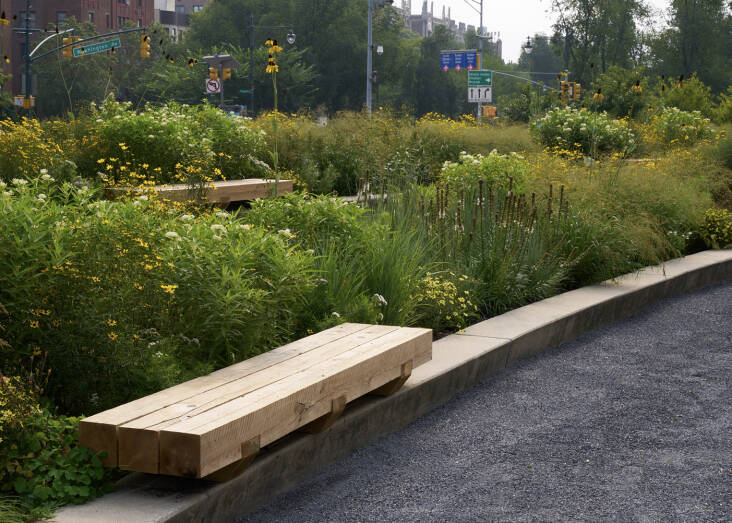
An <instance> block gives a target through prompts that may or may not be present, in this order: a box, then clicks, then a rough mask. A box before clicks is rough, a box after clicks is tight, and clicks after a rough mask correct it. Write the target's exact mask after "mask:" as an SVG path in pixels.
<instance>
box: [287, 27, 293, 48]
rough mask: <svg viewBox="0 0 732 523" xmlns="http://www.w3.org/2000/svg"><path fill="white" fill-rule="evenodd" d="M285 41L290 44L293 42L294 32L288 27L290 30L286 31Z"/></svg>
mask: <svg viewBox="0 0 732 523" xmlns="http://www.w3.org/2000/svg"><path fill="white" fill-rule="evenodd" d="M287 43H288V44H290V45H292V44H294V43H295V33H294V32H293V31H292V29H290V32H289V33H287Z"/></svg>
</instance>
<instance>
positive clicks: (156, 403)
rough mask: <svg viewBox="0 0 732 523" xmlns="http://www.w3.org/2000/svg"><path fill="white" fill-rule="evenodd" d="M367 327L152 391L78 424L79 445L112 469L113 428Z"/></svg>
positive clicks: (350, 327)
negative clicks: (98, 453) (98, 455)
mask: <svg viewBox="0 0 732 523" xmlns="http://www.w3.org/2000/svg"><path fill="white" fill-rule="evenodd" d="M368 327H369V325H366V324H360V323H343V324H341V325H338V326H337V327H333V328H331V329H327V330H325V331H322V332H319V333H317V334H313V335H312V336H308V337H306V338H302V339H300V340H297V341H295V342H292V343H289V344H287V345H284V346H282V347H279V348H277V349H274V350H271V351H269V352H266V353H264V354H260V355H259V356H257V357H256V358H252V359H248V360H245V361H242V362H240V363H237V364H235V365H231V366H230V367H226V368H224V369H220V370H218V371H215V372H212V373H211V374H208V375H207V376H202V377H200V378H196V379H193V380H191V381H187V382H185V383H181V384H180V385H176V386H174V387H170V388H168V389H165V390H162V391H160V392H156V393H155V394H151V395H149V396H145V397H144V398H140V399H137V400H135V401H131V402H129V403H125V404H124V405H120V406H119V407H115V408H113V409H110V410H106V411H104V412H100V413H99V414H95V415H93V416H89V417H87V418H85V419H83V420H81V422H80V423H79V439H80V442H81V444H82V445H83V446H85V447H87V448H90V449H92V450H94V451H104V452H106V453H107V457H106V458H105V459H104V460H103V462H104V464H105V465H107V466H110V467H116V466H118V464H119V457H118V452H117V428H118V427H119V426H120V425H124V424H125V423H129V422H131V421H133V420H136V419H138V418H141V417H143V416H145V415H148V414H150V413H152V412H155V411H157V410H160V409H162V408H165V407H168V406H170V405H175V404H179V403H181V402H184V401H185V400H186V399H188V398H190V397H193V396H196V395H197V394H201V393H202V392H205V391H207V390H211V389H215V388H217V387H221V386H223V385H225V384H227V383H229V382H231V381H235V380H238V379H241V378H242V377H244V376H248V375H250V374H252V373H255V372H258V371H261V370H263V369H266V368H268V367H271V366H273V365H276V364H278V363H281V362H284V361H287V360H289V359H292V358H295V357H297V356H299V355H300V354H304V353H306V352H308V351H311V350H314V349H317V348H318V347H321V346H323V345H326V344H328V343H330V342H332V341H335V340H338V339H340V338H344V337H346V336H349V335H350V334H353V333H356V332H359V331H361V330H364V329H367V328H368Z"/></svg>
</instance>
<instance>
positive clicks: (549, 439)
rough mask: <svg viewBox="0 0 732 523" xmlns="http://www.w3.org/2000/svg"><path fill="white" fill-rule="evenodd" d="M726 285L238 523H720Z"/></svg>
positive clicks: (373, 450)
mask: <svg viewBox="0 0 732 523" xmlns="http://www.w3.org/2000/svg"><path fill="white" fill-rule="evenodd" d="M731 370H732V282H727V283H725V284H721V285H717V286H715V287H710V288H708V289H705V290H702V291H698V292H695V293H693V294H688V295H685V296H682V297H679V298H675V299H671V300H667V301H664V302H662V303H660V304H658V305H656V306H653V307H650V308H648V309H646V311H645V312H643V313H642V314H639V315H638V316H636V317H634V318H632V319H630V320H627V321H624V322H622V323H619V324H616V325H613V326H610V327H607V328H604V329H601V330H598V331H595V332H592V333H589V334H587V335H585V336H583V337H581V338H580V339H578V340H576V341H574V342H572V343H568V344H565V345H563V346H562V347H561V348H560V349H557V350H551V351H548V352H545V353H543V354H539V355H537V356H535V357H532V358H530V359H527V360H524V361H522V362H519V363H518V364H517V365H514V366H512V367H509V368H508V369H505V370H503V371H501V372H500V373H498V374H495V375H494V376H492V377H491V378H489V379H487V380H486V381H484V382H483V383H481V384H480V385H478V386H477V387H474V388H472V389H470V390H468V391H465V392H464V393H462V394H460V395H458V396H457V397H455V398H454V399H453V400H451V401H450V402H449V403H447V404H445V405H444V406H443V407H441V408H439V409H436V410H434V411H432V412H431V413H429V414H428V415H426V416H424V417H422V418H420V419H419V420H417V421H416V422H414V423H413V424H411V425H410V426H409V427H407V428H406V429H404V430H403V431H401V432H398V433H394V434H391V435H388V436H385V437H383V438H381V439H379V440H378V441H377V442H376V443H374V444H372V445H370V446H368V447H365V448H363V449H360V450H359V451H357V452H355V453H354V454H352V455H351V456H350V457H348V458H347V459H345V460H343V461H341V462H339V463H337V464H335V465H333V466H331V467H328V468H327V469H325V470H323V471H322V472H321V473H319V474H318V475H316V476H314V477H313V478H311V479H310V480H309V481H307V482H306V483H304V484H302V485H301V486H299V487H298V488H296V489H294V490H292V491H290V492H288V493H286V494H284V495H282V496H280V497H278V498H276V499H274V500H273V501H272V502H271V503H269V504H268V505H266V506H264V507H262V508H260V509H259V510H257V511H255V512H253V513H250V514H248V515H247V516H246V517H245V519H243V520H242V521H247V522H250V521H251V522H255V521H262V522H272V521H287V522H301V521H302V522H305V521H337V522H344V521H398V522H404V521H420V522H424V521H461V522H462V521H727V522H729V521H732V394H731V393H730V378H731V377H732V376H731V374H732V373H731V372H730V371H731Z"/></svg>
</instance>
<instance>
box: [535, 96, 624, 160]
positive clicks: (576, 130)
mask: <svg viewBox="0 0 732 523" xmlns="http://www.w3.org/2000/svg"><path fill="white" fill-rule="evenodd" d="M531 133H532V134H533V135H534V137H535V138H536V139H537V140H539V142H540V143H541V144H542V145H544V146H548V147H555V146H561V147H562V148H564V149H569V150H572V149H574V150H579V151H582V152H583V153H584V154H586V155H593V156H594V155H596V154H598V153H603V152H612V151H621V152H624V151H630V150H632V149H633V148H634V147H635V144H636V139H635V136H634V135H633V132H632V131H631V130H630V128H629V126H628V124H627V122H625V121H624V120H614V119H612V118H610V117H609V116H608V115H607V114H606V113H594V112H590V111H582V110H577V109H573V108H572V107H564V108H556V109H553V110H551V111H549V112H547V113H546V115H544V116H543V117H542V118H539V119H537V120H534V121H533V122H531Z"/></svg>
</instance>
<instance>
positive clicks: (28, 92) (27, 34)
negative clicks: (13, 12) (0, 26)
mask: <svg viewBox="0 0 732 523" xmlns="http://www.w3.org/2000/svg"><path fill="white" fill-rule="evenodd" d="M30 8H31V4H30V0H25V100H24V103H26V104H28V117H29V118H30V116H31V106H30V97H31V77H30V74H31V61H30V51H31V48H30Z"/></svg>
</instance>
